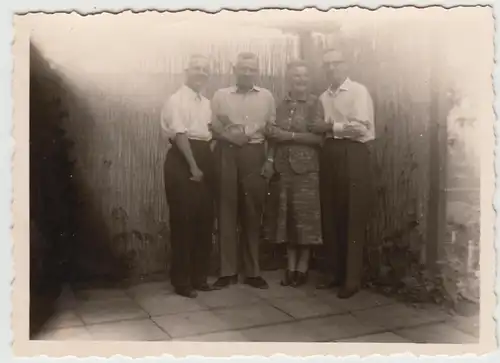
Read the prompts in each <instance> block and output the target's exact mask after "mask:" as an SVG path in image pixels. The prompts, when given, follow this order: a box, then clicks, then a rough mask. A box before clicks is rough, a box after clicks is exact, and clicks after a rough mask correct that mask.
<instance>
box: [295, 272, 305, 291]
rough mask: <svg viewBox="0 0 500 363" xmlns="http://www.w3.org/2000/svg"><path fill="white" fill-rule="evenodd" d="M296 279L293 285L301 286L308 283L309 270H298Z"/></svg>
mask: <svg viewBox="0 0 500 363" xmlns="http://www.w3.org/2000/svg"><path fill="white" fill-rule="evenodd" d="M296 276H297V277H296V279H295V281H294V283H293V287H299V286H302V285H305V284H306V283H307V272H306V273H304V272H297V275H296Z"/></svg>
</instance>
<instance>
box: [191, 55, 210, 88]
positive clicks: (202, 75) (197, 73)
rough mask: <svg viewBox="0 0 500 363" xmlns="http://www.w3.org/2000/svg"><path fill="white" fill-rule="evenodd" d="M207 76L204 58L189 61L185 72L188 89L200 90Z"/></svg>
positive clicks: (207, 68)
mask: <svg viewBox="0 0 500 363" xmlns="http://www.w3.org/2000/svg"><path fill="white" fill-rule="evenodd" d="M208 75H209V66H208V60H207V59H206V58H203V57H196V58H193V59H191V61H190V63H189V67H188V69H187V70H186V78H187V83H188V84H189V86H190V87H192V88H193V89H196V90H200V89H201V88H202V87H203V86H204V85H205V84H206V83H207V80H208Z"/></svg>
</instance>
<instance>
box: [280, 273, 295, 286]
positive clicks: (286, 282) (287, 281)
mask: <svg viewBox="0 0 500 363" xmlns="http://www.w3.org/2000/svg"><path fill="white" fill-rule="evenodd" d="M294 283H295V272H294V271H290V270H286V271H285V276H284V277H283V280H281V286H290V285H293V284H294Z"/></svg>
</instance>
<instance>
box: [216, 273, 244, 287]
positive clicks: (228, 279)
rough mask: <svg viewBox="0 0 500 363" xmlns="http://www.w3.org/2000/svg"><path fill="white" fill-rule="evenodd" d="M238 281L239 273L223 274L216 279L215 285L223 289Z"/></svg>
mask: <svg viewBox="0 0 500 363" xmlns="http://www.w3.org/2000/svg"><path fill="white" fill-rule="evenodd" d="M237 282H238V275H233V276H222V277H219V278H218V279H217V281H215V283H214V285H213V287H214V289H216V290H219V289H223V288H225V287H228V286H229V285H234V284H236V283H237Z"/></svg>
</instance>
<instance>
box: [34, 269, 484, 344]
mask: <svg viewBox="0 0 500 363" xmlns="http://www.w3.org/2000/svg"><path fill="white" fill-rule="evenodd" d="M280 277H281V273H277V272H271V273H267V274H266V278H267V279H268V281H269V283H270V285H271V286H270V289H269V290H256V289H252V288H250V287H247V286H244V285H235V286H232V287H231V288H229V289H225V290H221V291H214V292H206V293H200V295H199V297H198V298H197V299H187V298H183V297H180V296H178V295H175V294H174V293H173V292H172V289H171V287H170V285H169V284H168V283H167V282H154V283H144V284H140V285H137V286H134V287H131V288H128V289H92V290H81V291H76V292H72V291H66V292H65V293H64V294H63V296H62V297H61V298H60V299H59V302H58V311H57V313H56V314H55V315H54V316H53V317H52V319H51V320H50V321H48V322H47V323H46V325H45V326H44V328H43V329H42V331H41V333H40V334H39V335H38V336H37V337H35V339H40V340H122V341H123V340H128V341H131V340H135V341H164V340H187V341H189V340H191V341H279V342H294V341H295V342H325V341H329V342H331V341H338V342H384V343H385V342H394V343H397V342H406V343H408V342H415V343H477V342H478V336H479V335H478V334H479V329H478V318H477V317H473V318H459V317H451V316H450V315H447V314H446V313H444V312H443V311H441V310H440V309H438V308H437V307H434V306H426V307H420V308H417V307H414V306H408V305H404V304H402V303H399V302H396V301H394V300H391V299H389V298H386V297H384V296H381V295H378V294H375V293H373V292H369V291H362V292H360V293H359V294H357V295H355V296H354V297H353V298H351V299H349V300H340V299H338V298H337V297H336V296H335V292H334V291H317V290H314V288H313V287H312V286H306V287H304V288H301V289H294V288H285V287H282V286H280V285H279V279H280Z"/></svg>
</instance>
